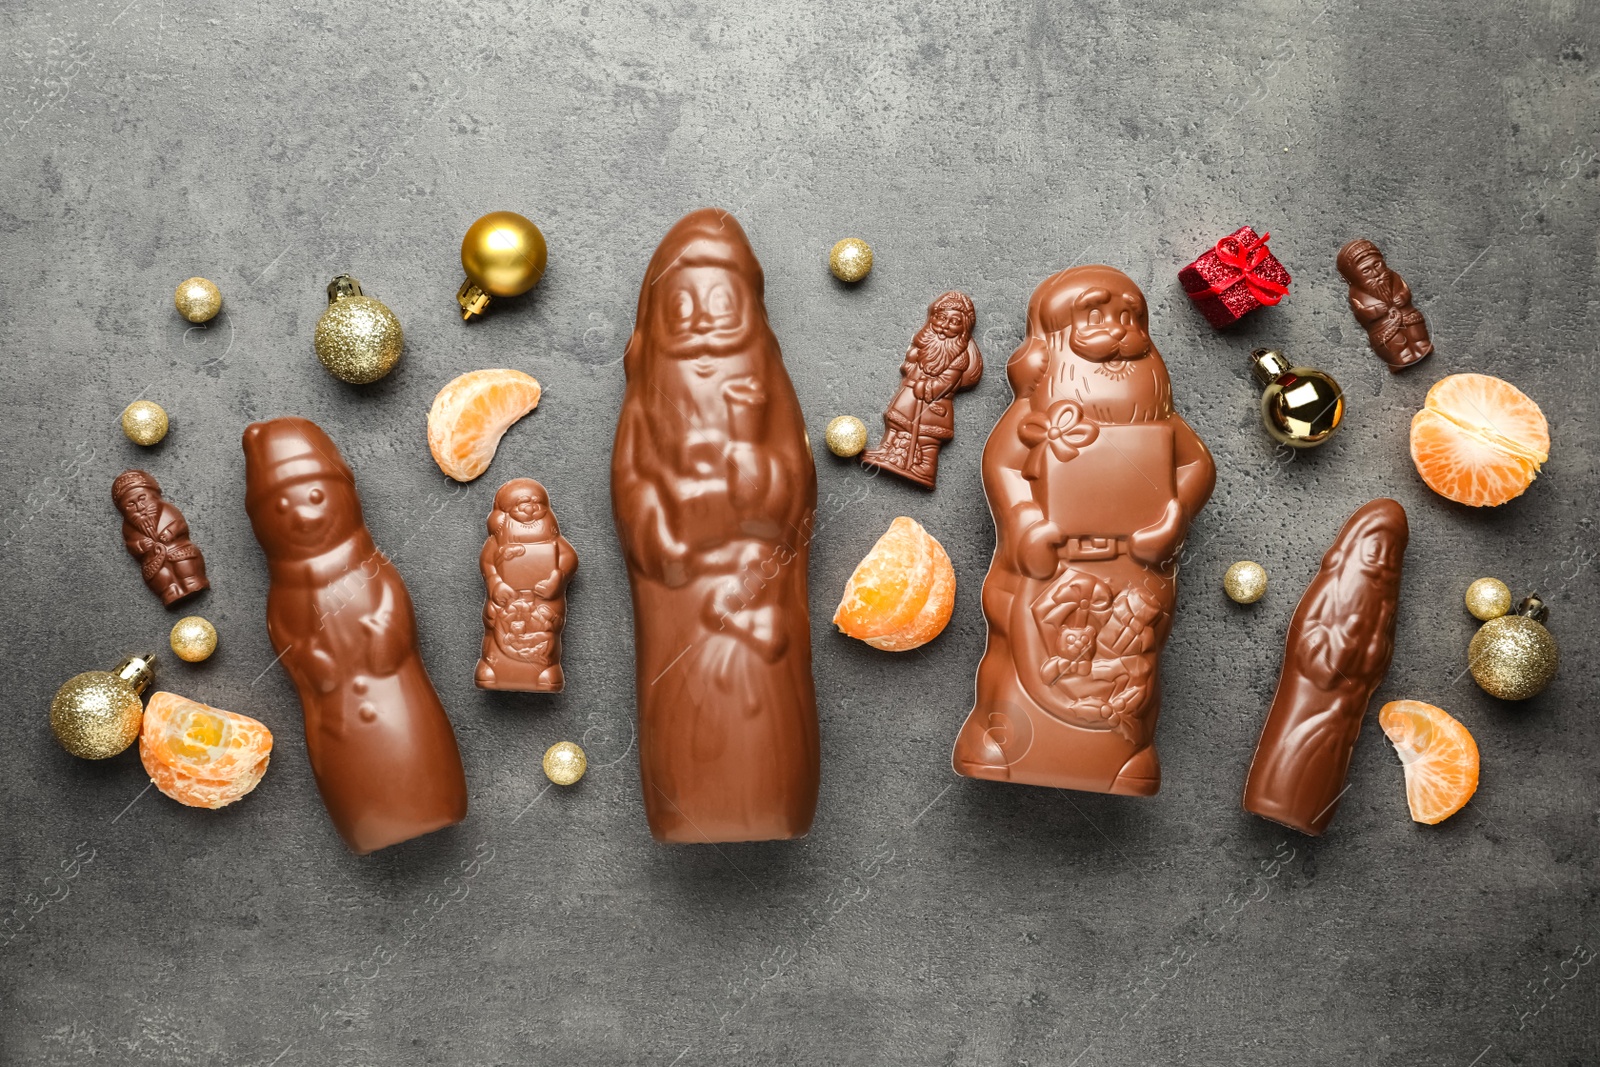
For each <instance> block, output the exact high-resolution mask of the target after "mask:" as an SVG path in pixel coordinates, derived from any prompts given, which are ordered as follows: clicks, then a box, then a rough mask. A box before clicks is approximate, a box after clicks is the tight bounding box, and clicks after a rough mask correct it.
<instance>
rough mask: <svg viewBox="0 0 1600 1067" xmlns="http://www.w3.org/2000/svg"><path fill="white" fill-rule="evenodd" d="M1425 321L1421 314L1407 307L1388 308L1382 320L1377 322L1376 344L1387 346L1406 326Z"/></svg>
mask: <svg viewBox="0 0 1600 1067" xmlns="http://www.w3.org/2000/svg"><path fill="white" fill-rule="evenodd" d="M1423 321H1425V320H1424V319H1423V317H1422V312H1420V311H1418V310H1417V309H1416V308H1414V307H1411V306H1410V305H1407V306H1405V307H1402V308H1390V309H1389V310H1388V312H1386V313H1385V314H1384V316H1383V318H1381V319H1379V320H1378V323H1377V328H1378V343H1379V344H1380V345H1386V344H1388V343H1389V342H1390V341H1391V340H1392V339H1393V338H1394V336H1395V335H1396V334H1398V333H1399V332H1400V331H1402V330H1404V329H1405V328H1406V327H1408V326H1416V325H1417V324H1419V323H1421V322H1423Z"/></svg>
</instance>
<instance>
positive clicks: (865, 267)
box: [828, 237, 872, 282]
mask: <svg viewBox="0 0 1600 1067" xmlns="http://www.w3.org/2000/svg"><path fill="white" fill-rule="evenodd" d="M828 269H829V270H831V271H833V276H834V277H835V278H838V279H839V280H840V281H841V282H859V281H860V280H861V279H862V278H865V277H866V276H867V275H868V274H870V273H872V246H871V245H869V244H867V242H865V241H863V240H862V239H861V238H859V237H846V238H845V239H844V240H842V241H840V242H839V243H838V244H836V245H834V246H833V251H831V252H829V253H828Z"/></svg>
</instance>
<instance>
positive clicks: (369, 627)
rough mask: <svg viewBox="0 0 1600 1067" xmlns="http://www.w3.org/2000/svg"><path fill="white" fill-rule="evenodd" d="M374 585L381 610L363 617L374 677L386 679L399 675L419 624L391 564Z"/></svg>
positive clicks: (369, 660)
mask: <svg viewBox="0 0 1600 1067" xmlns="http://www.w3.org/2000/svg"><path fill="white" fill-rule="evenodd" d="M374 581H376V582H377V583H378V606H377V607H375V608H373V609H372V611H370V612H368V613H367V614H365V615H363V616H361V625H362V627H364V628H365V629H366V631H367V642H368V645H367V647H368V656H367V662H368V665H369V666H370V667H371V668H372V673H374V674H376V675H379V676H380V677H384V676H387V675H391V674H394V673H395V672H396V671H398V670H399V669H400V665H401V664H402V663H404V662H405V659H406V657H407V656H409V655H410V654H411V652H412V649H413V648H414V647H415V644H416V620H415V619H413V618H412V617H411V605H410V604H409V603H408V601H409V595H408V594H407V593H406V590H405V586H404V585H402V584H401V583H400V578H399V576H398V575H397V574H395V573H394V571H393V568H392V567H391V566H389V565H388V561H387V560H385V561H384V566H383V567H382V569H380V570H379V572H378V577H377V578H375V579H374Z"/></svg>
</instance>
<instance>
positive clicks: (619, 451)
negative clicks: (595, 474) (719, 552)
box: [611, 402, 689, 586]
mask: <svg viewBox="0 0 1600 1067" xmlns="http://www.w3.org/2000/svg"><path fill="white" fill-rule="evenodd" d="M641 418H642V417H641V416H640V415H639V413H638V412H637V410H635V409H634V408H633V406H632V405H631V404H629V403H628V402H624V404H623V417H622V424H621V426H620V427H619V428H618V431H617V446H616V454H615V455H614V456H613V457H612V461H611V481H612V485H613V486H614V487H615V488H614V491H613V494H612V497H613V501H614V507H615V510H616V517H617V524H618V525H617V528H618V532H619V533H620V534H621V535H622V550H623V553H624V554H625V555H626V556H627V560H628V564H629V566H630V567H631V568H632V569H633V571H634V572H635V573H636V574H640V575H643V576H645V577H647V578H652V579H654V580H656V581H661V582H666V584H667V585H670V586H679V585H682V584H683V583H684V582H685V581H687V580H688V574H687V572H686V571H685V569H684V567H683V561H684V559H685V558H686V557H687V556H688V554H689V548H688V546H687V545H685V544H684V543H683V542H681V541H679V540H678V539H677V538H676V537H675V536H673V533H672V528H671V526H670V525H669V524H668V521H667V512H666V508H665V507H663V506H662V502H661V491H660V489H659V488H658V487H657V486H656V484H655V482H654V481H653V480H652V479H651V478H649V477H648V476H646V475H645V474H644V473H642V472H649V471H654V470H655V469H656V466H657V465H656V463H655V461H654V460H655V457H654V454H653V453H652V454H650V455H646V454H644V452H645V449H644V448H643V447H642V446H644V444H645V442H646V438H647V437H648V434H646V433H645V432H644V427H643V426H642V425H641Z"/></svg>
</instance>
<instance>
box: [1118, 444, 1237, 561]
mask: <svg viewBox="0 0 1600 1067" xmlns="http://www.w3.org/2000/svg"><path fill="white" fill-rule="evenodd" d="M1170 419H1171V422H1172V431H1173V462H1174V463H1176V464H1177V468H1178V469H1177V472H1176V476H1175V480H1176V483H1177V489H1178V495H1177V498H1176V499H1174V500H1173V501H1171V502H1170V503H1169V504H1167V510H1166V511H1165V513H1163V515H1162V517H1161V521H1160V522H1158V523H1156V524H1155V525H1154V526H1147V527H1145V528H1144V529H1143V530H1138V531H1136V532H1135V533H1134V534H1133V535H1132V536H1130V537H1129V538H1128V550H1129V552H1130V553H1131V554H1132V555H1133V556H1134V558H1136V559H1138V560H1140V561H1141V562H1143V563H1147V564H1150V565H1151V566H1162V565H1164V564H1166V563H1167V562H1168V561H1169V560H1171V559H1172V558H1173V557H1174V556H1175V555H1177V553H1178V549H1179V548H1181V547H1183V540H1184V538H1185V537H1187V536H1188V533H1189V521H1190V520H1191V519H1192V518H1194V516H1195V515H1196V514H1197V513H1198V512H1199V511H1200V509H1201V508H1203V507H1205V504H1206V501H1207V500H1210V499H1211V491H1212V490H1213V489H1215V488H1216V486H1217V464H1216V461H1215V460H1213V459H1212V458H1211V451H1210V449H1208V448H1206V445H1205V442H1204V441H1202V440H1200V435H1199V434H1197V433H1195V432H1194V429H1193V428H1192V427H1190V425H1189V424H1188V423H1187V422H1184V421H1183V417H1182V416H1181V415H1178V414H1173V415H1172V416H1170Z"/></svg>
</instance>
